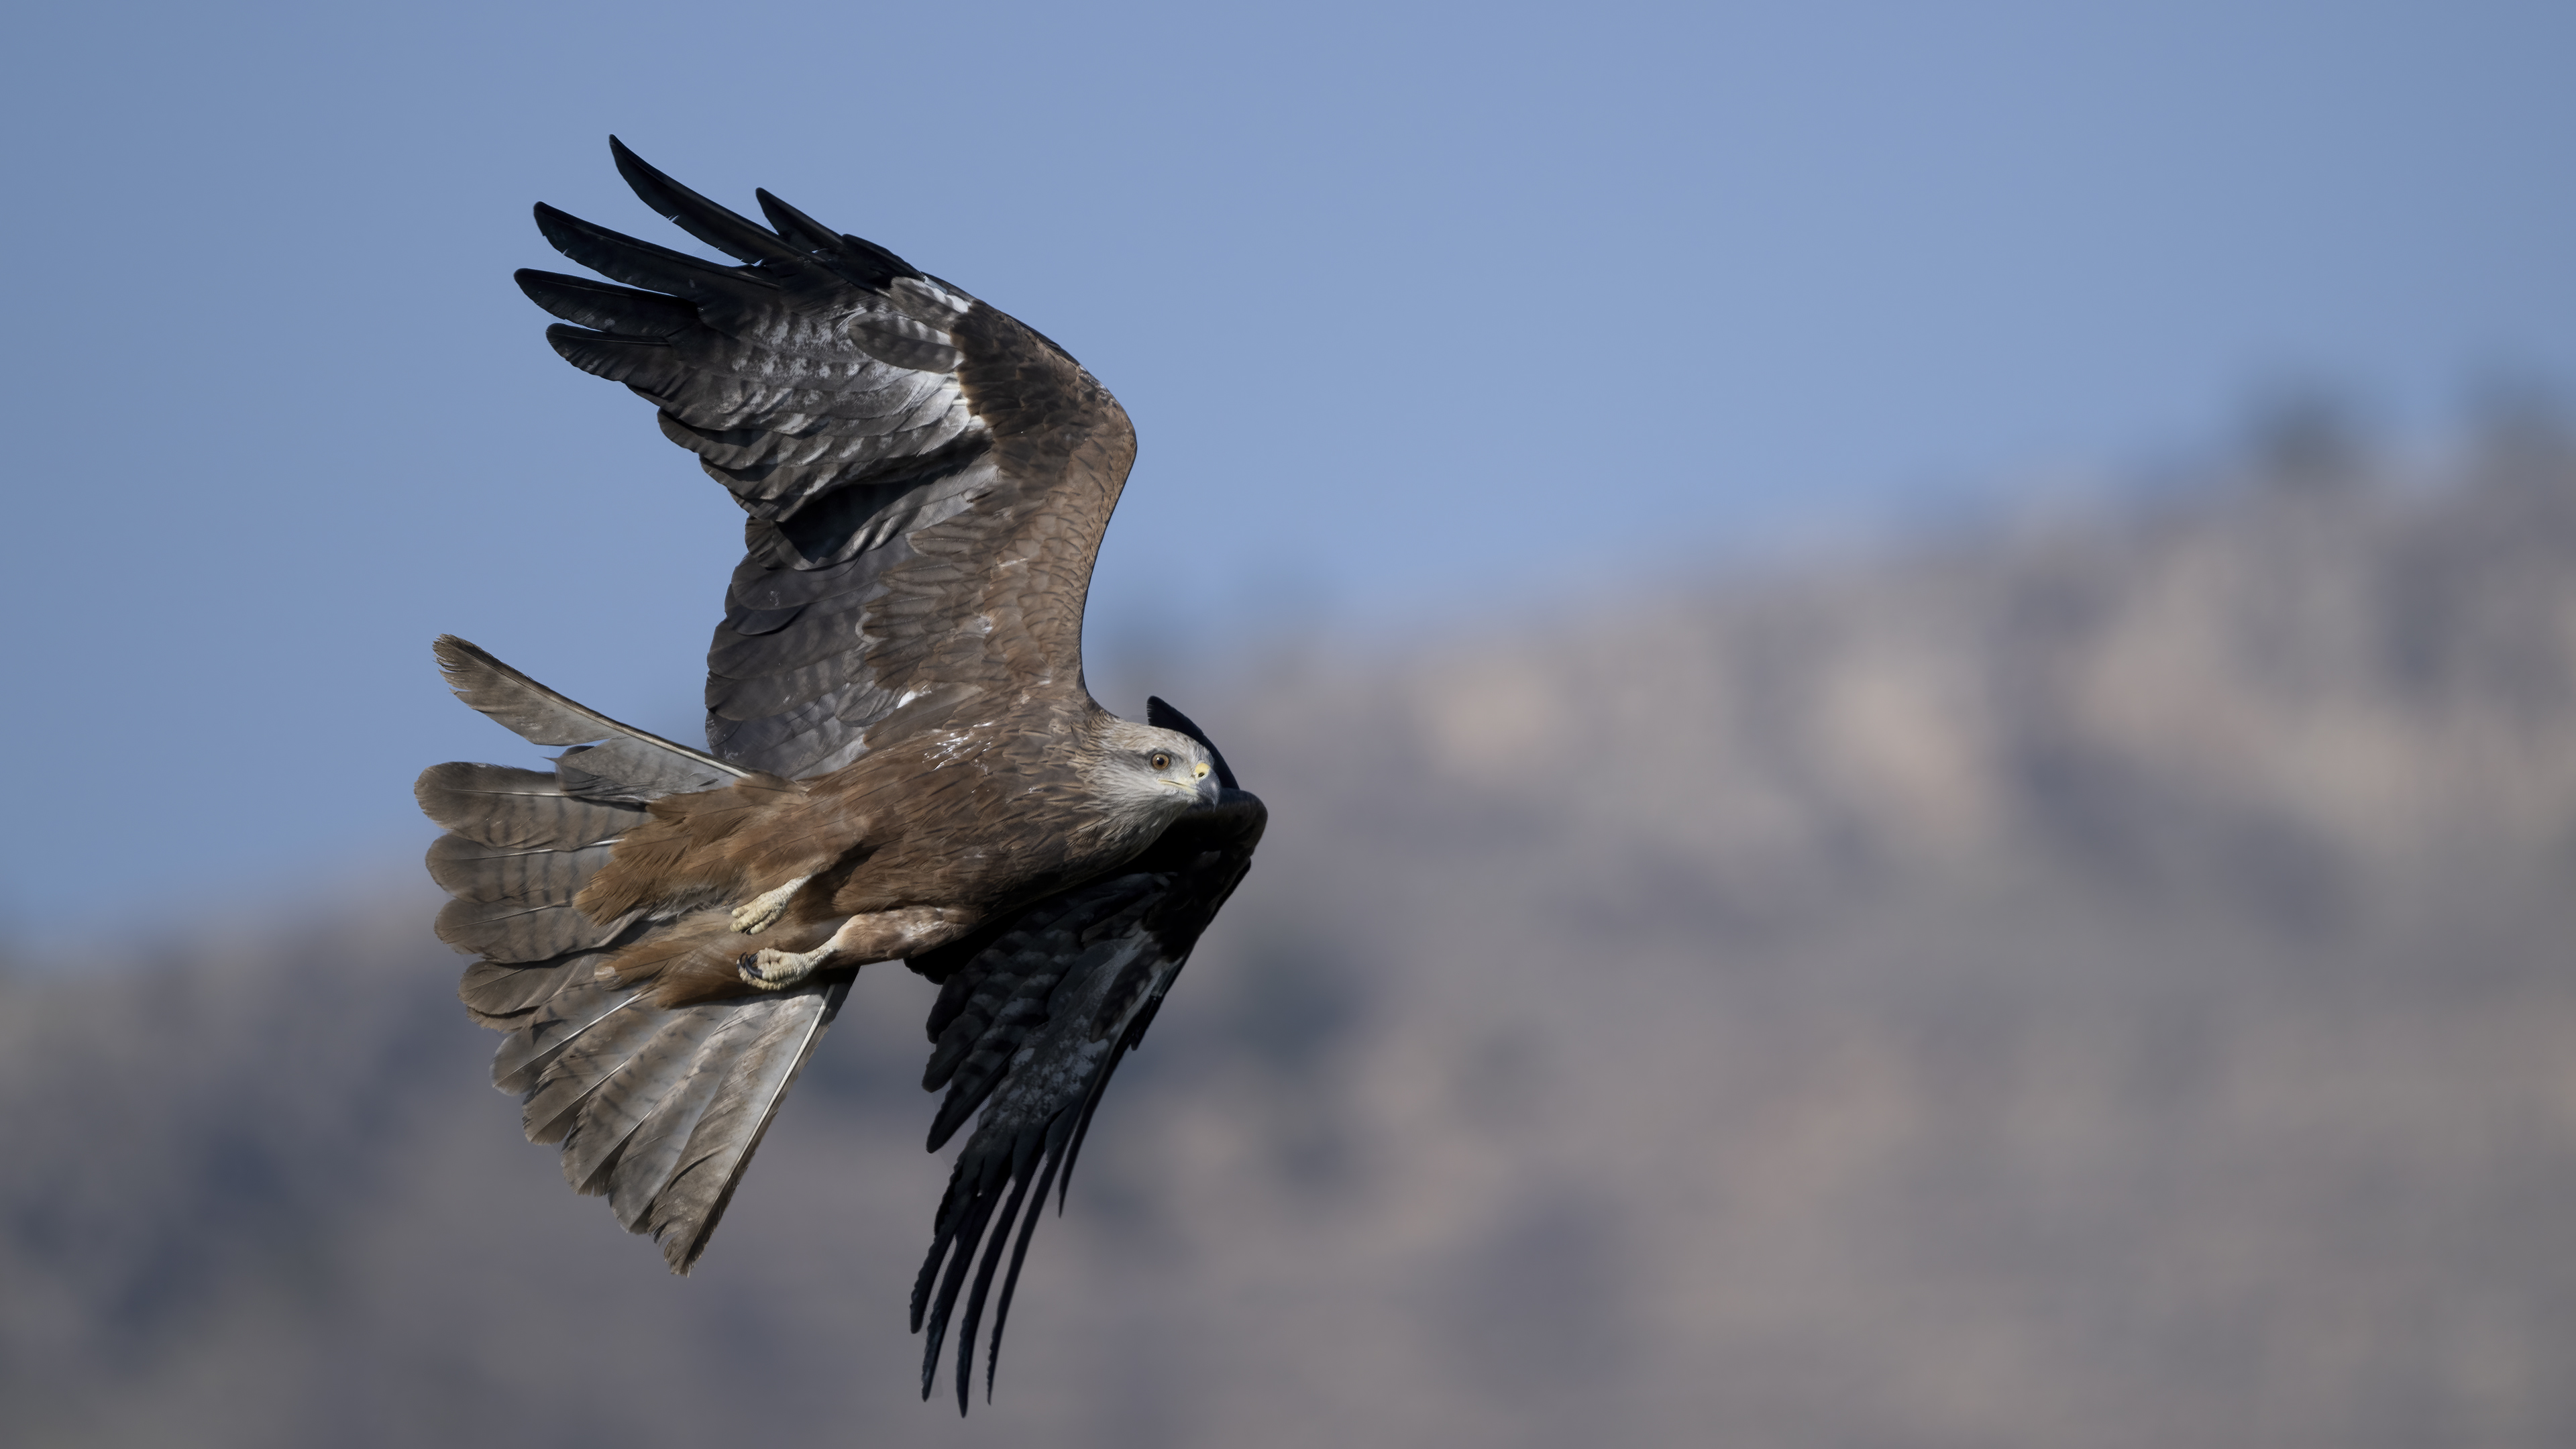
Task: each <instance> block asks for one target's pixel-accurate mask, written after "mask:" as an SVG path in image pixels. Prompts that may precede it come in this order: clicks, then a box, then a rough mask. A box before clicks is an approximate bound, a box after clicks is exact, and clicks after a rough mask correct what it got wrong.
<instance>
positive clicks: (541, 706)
mask: <svg viewBox="0 0 2576 1449" xmlns="http://www.w3.org/2000/svg"><path fill="white" fill-rule="evenodd" d="M430 649H431V652H432V653H434V654H436V655H437V656H438V667H439V670H440V671H441V672H442V673H444V674H445V675H446V676H447V685H448V688H450V689H453V690H455V691H456V697H457V698H459V699H461V700H463V701H465V702H466V704H468V705H470V706H472V707H473V708H475V709H477V710H480V711H482V712H483V713H484V714H487V715H490V716H491V717H492V718H493V719H494V720H496V721H498V722H499V723H500V724H501V725H502V726H503V727H504V728H506V729H508V730H509V731H510V732H511V733H512V734H515V735H517V736H518V737H519V738H521V739H523V740H526V741H527V742H528V743H530V744H532V745H580V744H590V743H594V742H596V741H600V740H607V739H624V740H630V741H633V742H634V743H636V744H639V745H644V746H648V747H650V748H652V749H656V750H663V751H667V752H669V753H670V754H673V755H676V756H678V757H679V758H680V759H682V760H687V761H690V762H692V763H694V764H696V765H698V766H700V767H702V768H704V769H706V770H710V771H713V772H715V773H717V774H720V775H727V776H732V777H734V778H737V779H739V778H740V777H742V776H744V775H747V774H749V773H751V772H750V771H748V770H745V769H743V768H741V767H740V766H738V765H729V764H726V763H725V762H724V761H722V760H719V759H717V758H716V757H715V756H713V755H710V754H708V753H707V752H706V751H704V750H693V749H690V748H689V747H688V746H686V745H683V744H678V743H675V742H673V741H671V740H666V739H664V738H662V737H661V736H660V735H657V734H652V733H650V732H648V731H645V730H639V729H637V728H635V727H634V726H633V725H630V724H621V723H619V722H618V721H616V720H613V719H610V718H609V717H608V716H606V715H604V714H601V713H600V712H599V711H597V710H595V709H592V708H591V707H590V706H588V705H585V704H581V703H578V702H576V701H574V700H572V699H568V698H566V697H565V696H564V695H562V694H559V693H557V692H556V691H554V690H551V689H548V688H546V687H545V686H544V685H542V684H539V683H537V682H536V681H535V680H533V679H530V678H529V677H528V676H527V675H526V674H523V673H521V672H520V671H518V670H516V669H513V668H511V667H510V666H509V665H507V664H504V663H502V662H501V661H500V660H499V659H498V658H496V657H494V656H493V654H492V653H491V651H489V650H487V649H484V648H482V647H480V646H478V645H476V644H473V643H471V642H469V641H467V640H464V639H459V638H458V637H456V636H455V635H453V634H441V635H439V636H438V640H437V642H436V643H434V644H432V645H431V646H430Z"/></svg>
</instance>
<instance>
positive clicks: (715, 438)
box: [518, 138, 1136, 778]
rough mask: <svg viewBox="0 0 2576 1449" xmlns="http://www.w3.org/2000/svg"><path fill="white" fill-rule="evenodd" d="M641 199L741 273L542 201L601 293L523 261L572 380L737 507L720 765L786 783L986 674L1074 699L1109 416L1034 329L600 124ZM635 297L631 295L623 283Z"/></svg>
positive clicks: (721, 649) (718, 718) (1110, 455)
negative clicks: (599, 385)
mask: <svg viewBox="0 0 2576 1449" xmlns="http://www.w3.org/2000/svg"><path fill="white" fill-rule="evenodd" d="M609 144H610V148H611V150H612V152H613V153H614V155H615V157H616V160H617V168H618V171H619V172H620V174H622V175H623V176H624V177H625V178H626V180H627V182H628V184H629V185H631V186H632V187H633V188H634V189H635V193H636V195H637V196H639V197H641V198H642V199H643V200H644V203H645V204H646V205H648V206H650V207H652V208H653V209H654V210H655V211H656V212H659V213H660V214H662V215H663V216H665V217H667V218H669V219H670V220H671V221H673V222H674V223H676V224H677V225H678V226H679V227H680V228H681V229H682V230H683V231H686V232H688V233H689V234H690V235H691V236H694V237H696V238H697V239H698V240H699V241H701V242H704V243H705V244H706V245H708V246H710V247H713V248H714V249H716V250H717V251H720V252H723V253H724V254H726V255H727V256H730V257H733V258H735V259H736V260H737V261H739V262H740V263H741V265H738V266H724V265H720V264H717V263H713V262H708V261H704V260H701V259H699V258H697V257H693V256H689V255H686V254H683V253H680V252H676V251H672V250H669V249H667V248H664V247H659V246H655V245H653V244H651V243H649V242H643V241H638V240H636V239H634V238H632V237H627V236H621V235H619V234H618V233H616V232H612V231H608V230H606V229H604V228H601V227H597V226H594V225H592V224H591V223H589V222H586V221H582V220H580V219H579V218H577V217H573V216H569V215H566V214H565V213H563V212H560V211H557V210H555V209H554V208H552V207H549V206H539V207H538V208H537V225H538V228H539V229H540V230H541V231H543V232H544V233H545V237H546V239H547V240H548V241H549V242H552V243H553V244H554V246H555V248H556V249H557V250H558V251H561V252H562V253H563V254H564V255H565V256H567V257H570V258H571V259H573V260H574V261H576V262H579V263H581V264H582V265H583V266H586V267H588V268H590V269H591V270H593V271H596V272H599V273H600V274H602V275H604V276H607V277H609V278H611V279H613V280H614V281H616V282H619V283H624V284H626V285H622V286H609V285H604V284H602V283H599V282H596V281H591V280H589V279H586V278H581V277H570V276H562V275H558V274H555V273H551V272H537V271H523V272H521V273H519V274H518V280H519V285H520V286H521V287H522V288H523V289H524V290H525V291H526V292H527V294H528V295H529V297H531V298H533V299H534V300H535V301H536V303H537V305H539V306H541V307H543V308H545V309H546V310H547V311H549V312H552V313H553V314H554V315H556V316H558V317H561V318H563V319H564V320H565V321H566V322H568V323H572V324H575V325H571V326H561V325H559V326H555V327H550V328H548V329H547V330H546V338H547V340H548V341H549V342H551V343H553V344H554V347H555V350H556V351H557V352H560V353H561V354H563V356H564V357H565V358H566V359H567V360H569V361H570V362H572V364H573V365H574V366H576V367H579V368H581V369H583V370H584V371H586V372H591V373H596V374H598V375H599V376H601V377H606V378H611V379H613V380H615V381H618V382H622V383H625V384H626V385H627V386H629V387H631V388H633V389H634V390H635V391H636V392H637V393H640V394H642V395H643V396H644V397H645V398H646V399H647V400H649V401H651V402H652V403H653V404H654V405H655V406H656V407H658V408H660V409H661V423H662V431H663V433H664V434H665V435H666V436H668V437H669V438H670V439H671V440H672V441H674V442H676V443H678V444H680V445H681V446H682V447H685V448H687V449H689V450H690V451H692V452H694V453H696V454H697V455H698V458H699V461H700V462H701V464H703V465H704V467H705V468H706V470H707V472H708V473H709V474H710V475H711V476H713V477H714V478H715V479H716V481H718V482H720V483H722V484H724V485H725V487H726V488H727V489H729V490H730V491H731V492H732V494H733V496H734V499H735V500H736V501H737V502H739V503H740V504H741V505H742V507H743V510H744V511H745V512H747V513H748V514H750V515H751V518H750V522H749V524H748V526H747V528H746V530H745V543H746V556H745V557H744V559H743V561H742V563H741V565H740V566H739V567H737V568H736V569H735V570H734V576H733V583H732V586H731V588H730V589H728V590H727V592H726V595H725V620H724V623H723V624H722V625H720V626H719V627H718V628H717V630H716V636H715V642H714V644H713V646H712V647H711V648H710V649H709V651H708V654H707V739H708V743H709V746H710V748H712V749H713V750H714V752H715V753H716V755H717V756H719V757H721V758H722V759H724V760H726V761H728V762H730V763H732V764H735V765H738V766H742V767H745V768H749V769H757V770H765V771H768V772H770V773H772V774H777V775H784V776H787V777H790V778H803V777H806V776H811V775H816V774H821V773H823V772H825V771H827V770H832V769H836V768H838V767H839V766H841V765H844V764H847V763H849V762H850V761H851V760H853V759H856V758H857V757H858V756H859V755H860V754H861V753H863V752H865V750H866V749H867V748H868V747H869V740H868V739H867V738H866V737H864V732H867V731H870V730H871V729H873V730H874V733H875V740H876V742H878V743H882V742H883V741H884V740H886V739H888V738H891V737H892V735H893V734H895V733H899V732H901V731H902V730H904V729H906V728H908V727H909V725H910V724H911V723H912V722H914V721H925V722H926V721H930V720H935V719H939V718H944V717H946V716H947V715H949V714H950V713H951V712H953V711H954V710H956V709H958V708H960V707H963V706H964V705H965V704H966V703H967V702H969V701H971V700H972V699H973V698H974V697H975V695H977V694H978V693H981V692H985V691H990V690H997V689H1004V688H1008V689H1014V690H1016V689H1020V688H1028V687H1032V686H1034V687H1046V686H1049V685H1054V686H1056V687H1061V688H1066V689H1072V688H1077V687H1078V684H1077V681H1078V680H1079V679H1080V676H1081V647H1082V607H1083V598H1084V594H1085V592H1086V590H1087V589H1088V587H1089V584H1090V579H1091V564H1092V558H1093V556H1094V555H1095V554H1096V553H1097V552H1098V550H1099V547H1100V536H1101V533H1102V530H1104V529H1105V528H1106V527H1107V526H1108V523H1109V514H1110V510H1111V509H1112V508H1113V507H1114V506H1115V505H1116V503H1117V501H1118V492H1119V489H1120V488H1121V487H1122V486H1123V485H1124V483H1125V480H1126V476H1127V469H1128V466H1129V465H1130V464H1131V463H1132V462H1133V461H1134V459H1135V452H1136V448H1135V434H1134V432H1133V430H1132V429H1131V428H1130V427H1129V426H1128V422H1127V415H1126V413H1125V412H1124V411H1123V410H1122V409H1120V407H1119V406H1118V403H1117V400H1116V399H1114V398H1112V397H1111V396H1110V395H1109V392H1108V390H1107V389H1106V388H1103V387H1102V386H1101V385H1100V384H1099V383H1098V382H1097V381H1096V380H1095V379H1093V378H1092V376H1091V374H1090V373H1088V372H1086V371H1084V370H1083V369H1082V367H1081V366H1080V365H1079V364H1077V363H1076V362H1075V361H1074V360H1073V359H1072V358H1071V357H1069V356H1067V355H1065V353H1064V352H1063V351H1062V349H1060V348H1058V347H1056V346H1055V344H1053V343H1052V342H1049V341H1047V340H1046V339H1045V338H1044V337H1041V336H1039V335H1038V334H1037V333H1036V332H1033V331H1031V330H1030V329H1029V328H1027V327H1024V326H1022V325H1021V324H1020V323H1019V322H1017V321H1015V320H1013V319H1012V318H1011V317H1009V316H1007V315H1005V314H1003V313H1001V312H999V311H996V310H994V309H993V308H992V307H990V306H987V305H986V304H984V303H982V302H979V301H977V300H975V299H974V298H972V297H970V296H968V295H966V294H965V293H964V292H961V291H959V290H958V289H957V288H955V287H952V286H950V285H948V284H947V283H945V282H942V281H940V280H938V279H937V278H935V277H931V276H928V275H926V274H924V273H922V272H920V271H917V270H915V269H914V268H912V267H911V266H909V265H907V264H906V263H905V262H904V261H903V259H902V258H900V257H897V256H896V255H895V254H894V253H892V252H889V251H887V250H886V249H885V248H883V247H880V246H877V245H875V244H874V243H871V242H866V241H862V240H860V239H859V238H857V237H854V236H846V235H842V234H840V233H836V232H834V231H832V230H830V229H829V228H826V227H824V226H822V225H820V224H819V223H817V222H815V221H814V220H813V219H812V218H810V217H808V216H806V215H805V214H804V213H802V212H800V211H798V210H796V209H795V208H794V207H791V206H789V205H787V204H786V203H785V202H782V201H780V200H779V199H778V198H776V197H774V196H772V195H770V194H769V193H768V192H766V191H763V192H760V193H759V198H760V204H761V208H762V210H763V212H764V213H765V214H766V215H767V217H768V219H769V222H770V225H769V226H768V227H762V226H760V225H757V224H755V223H753V222H751V221H749V220H747V219H745V218H743V217H741V216H738V215H736V214H734V213H733V212H731V211H729V210H727V209H725V208H724V207H721V206H718V205H717V204H715V203H714V202H712V201H709V200H707V199H706V198H705V197H702V196H700V195H698V194H697V193H695V192H693V191H690V190H688V189H687V188H686V187H683V186H681V185H680V184H679V183H677V182H675V181H673V180H671V178H669V177H668V176H665V175H663V174H662V173H661V172H659V171H657V170H654V169H653V168H652V167H650V166H648V165H646V164H645V163H644V162H643V161H642V160H641V159H639V158H638V157H637V156H636V155H635V153H634V152H632V151H630V150H628V149H627V148H626V147H625V146H624V145H622V144H620V143H618V142H617V141H615V140H614V139H613V138H612V139H611V141H610V143H609ZM638 289H643V290H638Z"/></svg>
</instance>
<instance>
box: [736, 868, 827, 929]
mask: <svg viewBox="0 0 2576 1449" xmlns="http://www.w3.org/2000/svg"><path fill="white" fill-rule="evenodd" d="M813 878H814V877H813V876H811V875H800V876H798V877H796V879H794V880H791V881H789V882H788V883H787V884H785V885H783V886H780V887H779V888H778V889H776V890H774V891H762V892H761V893H760V894H758V895H756V896H753V897H752V898H751V899H750V900H748V901H745V902H743V903H742V904H741V905H739V906H736V907H734V911H733V928H734V929H735V930H737V931H739V932H741V933H742V934H744V935H746V936H757V935H759V934H760V933H761V932H763V931H766V930H768V929H769V928H770V926H771V924H772V923H774V922H776V921H777V919H778V918H779V917H780V916H783V915H785V914H787V903H788V902H789V901H790V900H792V899H794V898H795V895H796V892H797V891H798V890H800V889H802V888H803V887H804V885H805V882H807V881H809V880H812V879H813Z"/></svg>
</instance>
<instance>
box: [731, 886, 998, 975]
mask: <svg viewBox="0 0 2576 1449" xmlns="http://www.w3.org/2000/svg"><path fill="white" fill-rule="evenodd" d="M979 919H980V917H979V916H978V915H977V913H975V912H973V911H968V910H961V909H958V908H956V907H953V906H906V907H904V908H903V909H901V910H894V911H872V912H869V913H868V914H866V915H861V916H852V917H850V918H849V919H848V920H846V921H843V922H842V923H841V929H839V930H837V931H834V932H833V933H832V939H830V940H828V941H825V942H824V943H823V944H822V945H820V946H817V947H815V948H814V949H813V950H811V951H770V950H761V951H746V952H744V953H743V955H742V958H741V959H740V960H738V961H736V962H735V963H734V969H736V970H737V971H740V972H741V973H742V979H743V980H745V981H748V982H750V983H751V984H752V985H754V986H757V987H759V988H761V989H762V990H764V991H781V990H784V989H786V988H787V987H790V986H793V985H795V984H796V983H797V982H799V981H802V980H804V979H805V978H806V977H808V976H811V975H813V974H814V973H815V972H816V971H818V970H820V969H822V968H823V967H825V966H830V965H842V966H864V965H866V964H867V963H869V962H871V961H892V960H895V959H897V958H898V957H903V956H910V955H912V954H914V953H915V952H919V951H927V950H929V949H930V948H931V947H933V946H942V945H946V944H947V943H948V942H950V941H954V940H956V939H957V938H958V937H960V936H963V935H965V934H966V933H967V932H968V931H971V930H973V929H975V926H976V924H977V922H978V920H979Z"/></svg>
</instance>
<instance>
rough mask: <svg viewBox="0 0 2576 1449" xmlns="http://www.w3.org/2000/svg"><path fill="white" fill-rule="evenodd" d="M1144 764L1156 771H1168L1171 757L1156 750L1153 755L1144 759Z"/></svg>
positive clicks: (1170, 765) (1170, 766)
mask: <svg viewBox="0 0 2576 1449" xmlns="http://www.w3.org/2000/svg"><path fill="white" fill-rule="evenodd" d="M1145 763H1146V764H1149V765H1151V766H1153V767H1154V768H1155V769H1157V770H1168V769H1170V768H1172V757H1171V756H1169V755H1167V754H1164V753H1163V752H1162V751H1161V750H1156V751H1155V752H1154V753H1152V754H1150V755H1147V756H1146V757H1145Z"/></svg>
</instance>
